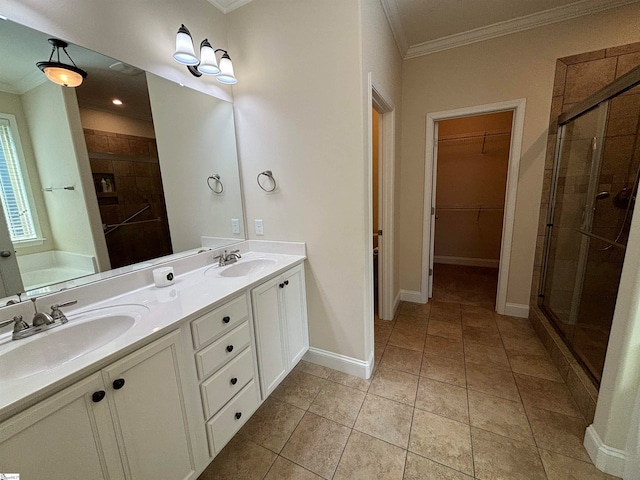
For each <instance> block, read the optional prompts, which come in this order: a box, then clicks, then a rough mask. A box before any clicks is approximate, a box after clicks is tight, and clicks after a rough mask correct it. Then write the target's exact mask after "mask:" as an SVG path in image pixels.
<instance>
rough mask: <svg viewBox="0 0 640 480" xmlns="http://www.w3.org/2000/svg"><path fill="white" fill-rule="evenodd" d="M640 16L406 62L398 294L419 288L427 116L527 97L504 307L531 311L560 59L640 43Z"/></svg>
mask: <svg viewBox="0 0 640 480" xmlns="http://www.w3.org/2000/svg"><path fill="white" fill-rule="evenodd" d="M639 15H640V5H639V4H633V5H629V6H625V7H621V8H618V9H614V10H609V11H606V12H602V13H598V14H595V15H590V16H586V17H580V18H577V19H573V20H570V21H567V22H562V23H558V24H554V25H549V26H545V27H540V28H537V29H533V30H528V31H525V32H520V33H516V34H513V35H509V36H505V37H500V38H496V39H492V40H487V41H484V42H480V43H476V44H473V45H468V46H464V47H460V48H456V49H452V50H448V51H443V52H439V53H435V54H432V55H427V56H423V57H419V58H415V59H411V60H408V61H406V62H405V63H404V66H403V119H402V125H403V127H402V130H403V131H402V168H401V183H402V190H401V192H400V204H401V214H400V243H401V246H400V249H401V252H402V256H401V258H400V272H401V288H403V289H405V290H410V291H419V290H420V281H421V272H420V259H421V255H422V218H423V211H422V210H423V209H422V206H423V188H424V158H425V151H424V148H425V131H426V125H425V117H426V114H427V113H429V112H438V111H445V110H451V109H456V108H463V107H469V106H475V105H483V104H489V103H495V102H500V101H505V100H513V99H519V98H526V100H527V106H526V116H525V124H524V137H523V142H522V155H521V159H520V173H519V181H518V194H517V203H516V215H515V225H514V232H513V247H512V250H511V269H510V272H509V284H508V290H507V302H508V303H514V304H522V305H528V303H529V291H530V285H531V276H532V270H533V260H534V251H535V242H536V231H537V225H538V223H537V221H538V210H539V205H540V196H541V192H542V179H543V171H544V159H545V149H546V143H547V129H548V124H549V112H550V107H551V96H552V89H553V79H554V71H555V61H556V59H557V58H558V57H564V56H567V55H571V54H575V53H579V52H584V51H590V50H595V49H599V48H604V47H608V46H613V45H621V44H625V43H630V42H636V41H638V40H639V39H640V31H639V30H638V24H637V18H638V16H639Z"/></svg>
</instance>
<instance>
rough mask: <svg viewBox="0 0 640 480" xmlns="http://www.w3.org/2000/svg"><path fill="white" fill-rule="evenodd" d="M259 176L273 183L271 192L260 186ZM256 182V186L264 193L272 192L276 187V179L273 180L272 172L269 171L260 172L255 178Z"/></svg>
mask: <svg viewBox="0 0 640 480" xmlns="http://www.w3.org/2000/svg"><path fill="white" fill-rule="evenodd" d="M261 175H264V176H265V177H268V178H270V179H271V181H272V182H273V188H272V189H271V190H268V189H266V188H264V187H263V186H262V184H261V183H260V176H261ZM256 181H257V182H258V186H259V187H260V188H261V189H262V190H264V191H265V192H273V191H274V190H275V189H276V188H277V187H278V184H277V183H276V179H275V178H273V172H272V171H271V170H265V171H264V172H260V173H259V174H258V176H257V177H256Z"/></svg>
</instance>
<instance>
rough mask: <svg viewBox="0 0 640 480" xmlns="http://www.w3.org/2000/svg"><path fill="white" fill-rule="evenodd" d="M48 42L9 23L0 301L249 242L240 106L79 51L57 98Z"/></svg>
mask: <svg viewBox="0 0 640 480" xmlns="http://www.w3.org/2000/svg"><path fill="white" fill-rule="evenodd" d="M49 38H50V36H49V35H47V34H45V33H42V32H38V31H35V30H32V29H30V28H27V27H24V26H22V25H18V24H16V23H12V22H10V21H0V59H1V60H0V62H1V68H0V200H1V202H0V207H1V208H2V214H0V277H1V280H2V281H1V282H0V283H1V285H0V298H5V299H7V297H11V296H13V295H14V294H16V293H18V292H27V296H35V295H38V294H44V293H48V292H51V291H56V290H58V289H60V288H66V287H69V286H74V285H79V284H83V283H87V282H91V281H95V280H97V279H101V278H105V276H109V275H113V274H118V273H123V272H126V271H130V270H131V269H132V268H139V267H140V266H148V265H152V264H156V263H158V262H161V261H164V260H167V259H170V258H174V256H175V255H179V254H189V253H194V252H197V251H198V250H199V249H201V248H203V247H204V248H207V247H210V248H219V247H222V246H225V245H228V244H232V243H234V242H237V241H241V240H244V238H245V232H244V228H245V227H244V225H245V222H244V217H243V207H242V195H241V191H240V178H239V171H238V159H237V152H236V139H235V127H234V119H233V108H232V105H231V104H230V103H229V102H225V101H223V100H219V99H217V98H214V97H211V96H208V95H206V94H203V93H200V92H196V91H194V90H191V89H188V88H186V87H182V86H180V85H177V84H175V83H172V82H170V81H168V80H165V79H163V78H160V77H157V76H155V75H152V74H149V73H147V72H144V71H142V70H140V69H138V68H136V67H135V66H131V65H127V64H124V63H122V62H119V61H118V60H116V59H113V58H109V57H106V56H104V55H101V54H99V53H96V52H93V51H90V50H87V49H85V48H82V47H80V46H77V45H69V46H68V47H67V51H68V53H69V55H70V56H71V58H72V59H73V61H74V62H75V63H76V64H77V66H78V67H80V68H82V69H83V70H85V71H86V72H87V73H88V76H87V78H86V79H85V81H84V82H83V83H82V85H80V86H79V87H77V88H68V87H62V86H59V85H56V84H54V83H52V82H50V81H49V80H47V79H46V77H45V76H44V74H43V73H42V72H41V71H40V70H39V69H38V68H37V67H36V63H37V62H39V61H46V60H48V58H49V55H50V54H51V45H50V44H49V42H48V39H49ZM61 61H63V62H65V63H69V62H68V59H67V58H66V57H64V58H61ZM116 100H118V101H116ZM114 101H115V102H114ZM185 252H186V253H185ZM4 303H6V302H3V303H2V305H4Z"/></svg>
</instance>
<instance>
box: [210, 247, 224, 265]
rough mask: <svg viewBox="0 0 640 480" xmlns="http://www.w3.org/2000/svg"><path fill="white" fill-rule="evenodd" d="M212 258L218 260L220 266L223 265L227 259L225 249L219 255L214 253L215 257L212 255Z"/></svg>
mask: <svg viewBox="0 0 640 480" xmlns="http://www.w3.org/2000/svg"><path fill="white" fill-rule="evenodd" d="M213 259H214V260H219V262H218V265H219V266H221V267H224V264H225V262H226V261H227V251H226V250H225V251H224V253H221V254H220V255H216V256H215V257H213Z"/></svg>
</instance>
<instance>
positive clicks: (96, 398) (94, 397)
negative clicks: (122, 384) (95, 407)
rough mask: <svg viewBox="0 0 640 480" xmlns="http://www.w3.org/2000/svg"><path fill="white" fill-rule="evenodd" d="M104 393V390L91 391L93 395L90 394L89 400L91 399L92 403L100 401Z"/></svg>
mask: <svg viewBox="0 0 640 480" xmlns="http://www.w3.org/2000/svg"><path fill="white" fill-rule="evenodd" d="M106 394H107V392H105V391H104V390H98V391H97V392H93V395H91V400H93V401H94V403H98V402H101V401H102V399H103V398H104V397H105V395H106Z"/></svg>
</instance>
